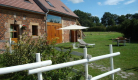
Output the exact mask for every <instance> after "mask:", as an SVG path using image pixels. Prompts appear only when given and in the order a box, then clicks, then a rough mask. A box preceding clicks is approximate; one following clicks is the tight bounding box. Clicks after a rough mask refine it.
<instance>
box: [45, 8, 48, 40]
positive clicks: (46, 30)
mask: <svg viewBox="0 0 138 80" xmlns="http://www.w3.org/2000/svg"><path fill="white" fill-rule="evenodd" d="M48 12H49V10H48V11H47V12H46V13H45V17H46V18H45V33H46V37H47V14H48ZM46 39H47V38H46Z"/></svg>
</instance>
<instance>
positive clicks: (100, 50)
mask: <svg viewBox="0 0 138 80" xmlns="http://www.w3.org/2000/svg"><path fill="white" fill-rule="evenodd" d="M84 34H85V35H86V37H85V39H84V41H85V42H87V43H95V44H96V45H95V47H87V49H88V50H87V51H88V54H90V55H92V57H96V56H100V55H105V54H109V44H112V45H113V52H120V53H121V54H120V55H119V56H115V57H114V67H115V69H116V68H121V72H126V73H127V74H128V73H134V75H130V76H127V78H122V76H126V75H125V74H124V73H121V72H119V73H121V74H122V76H120V75H117V73H115V80H138V43H137V42H133V41H131V43H126V46H123V44H122V43H121V46H119V47H118V46H117V43H116V42H113V43H112V40H111V39H112V38H117V37H120V36H123V35H122V34H121V33H117V32H84ZM71 44H72V43H71V42H69V43H62V44H57V45H56V46H57V47H59V46H64V47H65V46H66V47H68V46H72V45H71ZM77 44H78V43H77ZM72 51H77V52H80V53H83V48H82V47H81V48H78V49H72ZM73 57H76V58H78V56H75V55H73ZM0 59H1V56H0ZM89 64H94V65H102V66H103V67H106V68H108V67H110V59H109V58H107V59H102V60H99V61H94V62H91V63H89ZM0 67H2V65H1V63H0ZM74 68H75V69H78V70H80V71H84V65H82V64H81V65H76V66H74ZM104 72H107V71H101V69H98V68H97V67H95V66H94V67H91V66H90V65H89V74H90V75H92V76H93V77H94V76H97V75H100V74H102V73H104ZM81 80H84V77H82V78H81ZM100 80H111V76H106V77H104V78H102V79H100Z"/></svg>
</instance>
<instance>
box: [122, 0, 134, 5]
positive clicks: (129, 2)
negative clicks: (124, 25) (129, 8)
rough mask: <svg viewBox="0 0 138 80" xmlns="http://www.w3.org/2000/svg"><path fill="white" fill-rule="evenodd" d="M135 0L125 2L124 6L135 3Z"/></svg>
mask: <svg viewBox="0 0 138 80" xmlns="http://www.w3.org/2000/svg"><path fill="white" fill-rule="evenodd" d="M135 1H136V0H129V1H127V2H125V3H124V4H126V5H127V4H131V3H133V2H135Z"/></svg>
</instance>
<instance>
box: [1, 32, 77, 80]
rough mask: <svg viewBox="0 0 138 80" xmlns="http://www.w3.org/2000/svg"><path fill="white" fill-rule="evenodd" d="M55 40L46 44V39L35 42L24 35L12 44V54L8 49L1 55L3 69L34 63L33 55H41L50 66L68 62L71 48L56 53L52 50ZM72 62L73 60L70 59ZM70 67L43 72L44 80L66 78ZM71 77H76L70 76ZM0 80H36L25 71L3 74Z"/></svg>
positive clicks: (34, 76)
mask: <svg viewBox="0 0 138 80" xmlns="http://www.w3.org/2000/svg"><path fill="white" fill-rule="evenodd" d="M55 43H56V39H53V41H51V43H49V44H48V41H47V40H46V37H43V38H41V37H39V38H38V39H37V40H34V39H32V37H28V36H27V35H26V34H23V35H22V38H21V39H20V40H19V41H18V42H17V44H14V45H13V46H12V47H13V51H12V53H9V47H7V50H6V52H5V53H3V60H2V63H3V67H9V66H15V65H22V64H27V63H33V62H36V58H35V53H41V60H42V61H44V60H52V64H59V63H64V62H68V61H70V59H71V58H72V56H71V54H69V53H70V52H71V48H70V49H69V50H68V51H66V52H63V51H57V50H55V49H54V46H55ZM72 59H73V60H74V58H72ZM71 70H72V67H66V68H63V69H58V70H52V71H48V72H44V73H43V74H44V75H45V76H44V78H45V79H46V80H57V79H65V78H68V75H69V74H70V73H71ZM71 77H73V78H74V77H78V76H76V74H75V75H71ZM0 79H10V80H37V75H36V74H34V75H28V74H27V71H26V70H25V71H20V72H15V73H9V74H4V75H1V76H0Z"/></svg>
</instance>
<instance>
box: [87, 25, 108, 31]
mask: <svg viewBox="0 0 138 80" xmlns="http://www.w3.org/2000/svg"><path fill="white" fill-rule="evenodd" d="M105 30H106V27H104V26H96V27H90V28H88V31H105Z"/></svg>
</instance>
